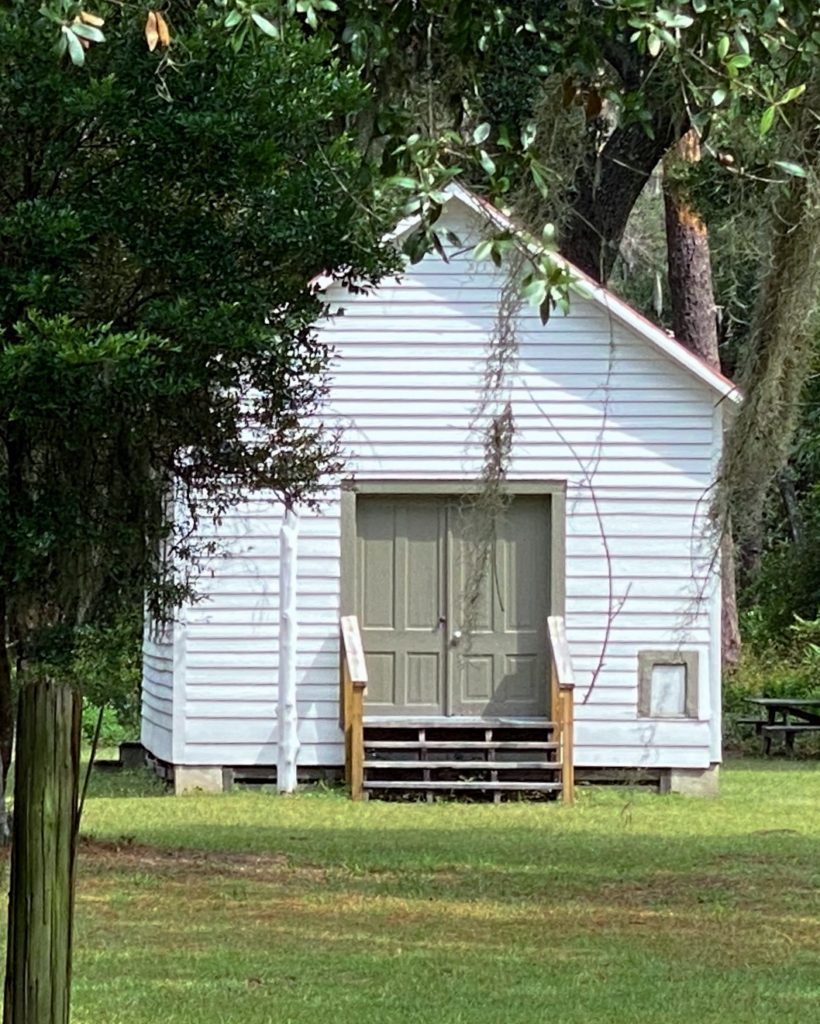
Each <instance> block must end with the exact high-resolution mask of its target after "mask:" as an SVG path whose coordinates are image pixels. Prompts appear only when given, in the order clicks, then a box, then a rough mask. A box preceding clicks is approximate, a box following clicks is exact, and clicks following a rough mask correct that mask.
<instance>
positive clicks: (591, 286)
mask: <svg viewBox="0 0 820 1024" xmlns="http://www.w3.org/2000/svg"><path fill="white" fill-rule="evenodd" d="M446 191H447V192H448V193H449V195H450V197H451V199H454V200H457V201H458V202H460V203H463V205H464V206H466V207H468V209H470V210H472V211H473V212H474V213H476V214H478V215H479V216H480V217H482V218H483V219H484V220H486V221H487V222H488V223H490V224H493V225H494V226H495V227H497V228H500V229H501V230H502V231H509V232H511V233H512V234H514V235H517V236H519V237H520V238H521V239H522V240H523V241H524V242H525V243H526V244H527V245H528V246H530V245H532V244H533V242H532V239H531V238H529V237H528V235H527V232H526V231H524V230H523V229H522V228H521V227H520V226H519V225H517V224H515V223H514V221H512V220H511V219H510V218H509V217H508V216H507V215H506V214H505V213H502V212H501V210H498V209H497V208H496V207H494V206H493V205H492V204H491V203H489V202H487V200H486V199H482V198H480V197H479V196H477V195H475V194H474V193H473V192H471V191H470V190H469V189H467V188H465V187H464V186H463V185H461V184H459V183H457V182H456V183H453V184H450V185H448V186H447V189H446ZM414 220H415V223H418V219H417V218H415V219H414ZM412 226H413V222H412V221H411V220H408V221H404V222H403V223H402V224H401V225H400V226H399V228H398V229H397V232H396V234H397V235H399V234H404V232H405V231H407V230H409V229H410V228H412ZM555 259H556V260H557V261H558V262H560V263H561V264H562V265H563V266H564V267H566V269H567V270H568V271H569V273H570V274H571V276H572V277H573V278H574V279H575V281H577V282H578V284H579V285H580V286H581V288H582V290H583V295H584V297H586V298H588V299H589V300H590V301H591V302H593V303H594V304H595V305H597V306H599V307H600V308H601V309H603V310H605V312H606V313H607V314H609V315H611V316H613V317H615V319H616V320H619V321H620V322H621V323H622V324H624V326H626V327H628V328H630V329H631V330H632V331H634V333H635V334H637V335H639V336H640V337H641V338H643V339H644V341H646V342H647V343H648V344H649V345H651V346H652V347H653V348H655V349H657V350H658V351H660V352H662V353H663V354H664V355H665V356H667V357H668V358H669V359H671V360H673V362H675V363H677V364H678V365H679V366H681V367H682V368H683V369H684V370H687V371H688V372H689V373H690V374H692V376H694V377H697V379H698V380H700V381H702V382H703V383H704V384H706V385H708V386H709V387H710V388H712V390H714V391H716V392H717V393H718V394H719V395H720V396H721V398H729V399H731V400H732V401H740V398H741V394H740V391H739V390H738V388H737V386H736V385H735V384H734V383H733V382H732V381H731V380H729V378H728V377H725V376H724V375H723V374H722V373H721V372H720V371H719V370H715V369H713V368H712V367H711V366H710V365H709V364H708V363H707V362H705V361H704V360H703V359H701V358H700V356H697V355H695V353H694V352H692V351H690V350H689V349H688V348H686V346H685V345H683V344H682V343H681V342H679V341H678V340H677V338H674V337H672V336H671V335H669V334H667V333H666V331H664V330H663V329H662V328H660V327H658V326H657V324H653V323H652V321H651V320H648V319H647V318H646V317H645V316H643V314H642V313H639V312H638V311H637V310H636V309H633V308H632V306H630V305H629V303H628V302H624V300H623V299H621V298H618V296H617V295H615V293H614V292H611V291H610V290H609V289H608V288H605V287H604V286H603V285H601V284H599V283H598V282H597V281H595V280H594V279H593V278H591V277H590V276H589V275H588V274H585V273H584V272H583V271H582V270H580V269H579V268H578V267H576V266H575V264H574V263H571V262H570V261H569V260H567V259H564V257H562V256H559V255H557V254H556V255H555Z"/></svg>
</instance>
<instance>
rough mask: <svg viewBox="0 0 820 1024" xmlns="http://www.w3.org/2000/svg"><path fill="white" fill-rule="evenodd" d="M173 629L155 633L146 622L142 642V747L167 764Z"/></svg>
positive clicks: (171, 703)
mask: <svg viewBox="0 0 820 1024" xmlns="http://www.w3.org/2000/svg"><path fill="white" fill-rule="evenodd" d="M172 629H173V627H171V626H169V627H167V628H166V629H164V630H158V629H155V628H154V626H153V624H152V623H151V622H150V621H146V624H145V632H144V635H143V642H142V725H141V730H140V732H141V741H142V744H143V746H144V747H145V748H146V749H147V750H150V751H151V753H152V754H154V755H155V756H156V757H158V758H160V759H161V760H163V761H171V760H172V759H173V758H172V754H173V745H172V733H173V727H172V722H173V713H174V652H173V636H172Z"/></svg>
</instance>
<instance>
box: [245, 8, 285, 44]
mask: <svg viewBox="0 0 820 1024" xmlns="http://www.w3.org/2000/svg"><path fill="white" fill-rule="evenodd" d="M251 18H253V23H254V25H256V27H257V28H258V29H259V30H260V32H264V33H265V35H266V36H270V37H271V39H278V38H279V29H278V28H277V27H276V26H275V25H274V24H273V23H272V22H270V21H268V19H267V18H263V17H262V15H261V14H259V13H257V12H256V11H252V12H251Z"/></svg>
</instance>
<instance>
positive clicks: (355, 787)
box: [339, 615, 367, 800]
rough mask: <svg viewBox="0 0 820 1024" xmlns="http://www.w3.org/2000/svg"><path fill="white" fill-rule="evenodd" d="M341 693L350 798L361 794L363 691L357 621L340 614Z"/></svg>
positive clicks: (364, 674) (364, 668) (364, 678)
mask: <svg viewBox="0 0 820 1024" xmlns="http://www.w3.org/2000/svg"><path fill="white" fill-rule="evenodd" d="M341 627H342V643H341V648H342V666H341V674H340V675H341V692H340V694H339V720H340V724H341V727H342V730H343V732H344V738H345V781H346V782H347V785H348V788H349V789H350V798H351V800H361V799H362V797H363V795H364V696H365V693H366V692H367V665H366V663H365V657H364V649H363V647H362V638H361V634H360V633H359V622H358V620H357V618H356V616H355V615H343V616H342V620H341Z"/></svg>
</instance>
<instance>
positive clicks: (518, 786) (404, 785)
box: [364, 779, 562, 793]
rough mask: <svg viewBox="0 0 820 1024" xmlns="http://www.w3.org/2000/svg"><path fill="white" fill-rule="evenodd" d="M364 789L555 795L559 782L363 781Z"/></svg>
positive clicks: (559, 788)
mask: <svg viewBox="0 0 820 1024" xmlns="http://www.w3.org/2000/svg"><path fill="white" fill-rule="evenodd" d="M364 788H365V789H421V790H424V789H488V790H493V789H511V790H512V789H515V790H533V791H538V792H544V793H557V792H559V791H560V790H561V788H562V786H561V783H560V782H489V781H488V782H475V781H470V782H442V781H440V780H438V779H436V780H431V781H429V782H422V781H413V782H405V781H395V780H390V781H380V780H379V781H377V780H371V779H365V782H364Z"/></svg>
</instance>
